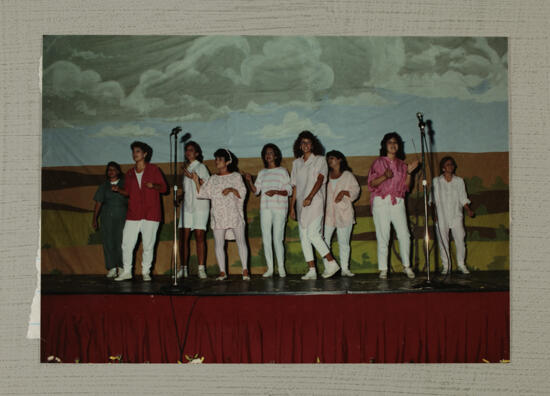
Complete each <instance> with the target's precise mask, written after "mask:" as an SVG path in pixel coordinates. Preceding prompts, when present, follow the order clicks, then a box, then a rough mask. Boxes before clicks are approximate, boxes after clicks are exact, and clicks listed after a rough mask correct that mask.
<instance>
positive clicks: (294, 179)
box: [290, 131, 340, 279]
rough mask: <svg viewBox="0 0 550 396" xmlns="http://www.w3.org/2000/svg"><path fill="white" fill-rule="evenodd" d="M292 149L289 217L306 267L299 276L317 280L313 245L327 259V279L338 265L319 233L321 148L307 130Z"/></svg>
mask: <svg viewBox="0 0 550 396" xmlns="http://www.w3.org/2000/svg"><path fill="white" fill-rule="evenodd" d="M293 148H294V157H295V158H296V159H295V160H294V162H293V163H292V172H291V175H290V184H291V185H292V199H291V203H290V216H291V217H292V219H294V220H297V221H298V229H299V231H300V242H301V244H302V252H303V254H304V258H305V260H306V262H307V264H308V266H309V270H308V272H307V273H306V274H305V275H304V276H303V277H302V279H317V271H316V269H315V261H314V256H313V248H312V245H313V246H314V247H315V249H316V250H317V251H318V252H319V254H320V255H321V257H323V258H325V259H326V260H327V261H326V266H325V272H324V273H323V277H324V278H329V277H331V276H332V275H334V274H335V273H336V272H338V270H339V269H340V266H339V265H338V263H337V262H336V260H334V257H332V254H331V253H330V250H329V248H328V247H327V244H326V243H325V241H324V240H323V237H322V234H321V228H322V227H323V217H324V213H325V193H326V191H325V190H326V186H325V184H326V182H327V173H328V168H327V161H326V160H325V156H324V155H323V154H324V149H323V146H322V145H321V142H320V141H319V139H317V137H316V136H315V135H313V134H312V133H311V132H309V131H303V132H301V133H300V134H299V135H298V138H297V139H296V140H295V142H294V147H293ZM295 206H296V208H295Z"/></svg>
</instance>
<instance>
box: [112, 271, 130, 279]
mask: <svg viewBox="0 0 550 396" xmlns="http://www.w3.org/2000/svg"><path fill="white" fill-rule="evenodd" d="M127 279H132V273H131V272H124V271H123V272H122V273H121V274H120V275H118V276H117V277H116V278H115V280H116V281H117V282H119V281H123V280H127Z"/></svg>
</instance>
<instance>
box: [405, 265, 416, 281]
mask: <svg viewBox="0 0 550 396" xmlns="http://www.w3.org/2000/svg"><path fill="white" fill-rule="evenodd" d="M403 271H404V272H405V274H407V277H408V278H409V279H414V272H413V270H412V269H410V268H409V267H405V268H403Z"/></svg>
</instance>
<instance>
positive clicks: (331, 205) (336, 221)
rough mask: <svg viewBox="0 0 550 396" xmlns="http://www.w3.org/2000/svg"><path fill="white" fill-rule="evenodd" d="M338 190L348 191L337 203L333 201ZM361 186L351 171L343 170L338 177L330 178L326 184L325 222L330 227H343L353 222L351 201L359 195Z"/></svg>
mask: <svg viewBox="0 0 550 396" xmlns="http://www.w3.org/2000/svg"><path fill="white" fill-rule="evenodd" d="M340 191H349V194H350V196H349V197H348V196H347V195H344V197H343V198H342V200H341V201H340V202H338V203H336V202H334V200H335V199H336V196H337V195H338V194H339V193H340ZM360 191H361V187H359V183H358V182H357V179H356V178H355V176H353V173H351V172H350V171H344V173H342V174H341V175H340V177H339V178H338V179H330V177H329V181H328V185H327V209H326V217H325V224H326V225H328V226H331V227H336V228H343V227H349V226H350V225H352V224H355V214H354V211H353V201H355V200H356V199H357V198H358V197H359V192H360Z"/></svg>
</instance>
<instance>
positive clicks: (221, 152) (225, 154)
mask: <svg viewBox="0 0 550 396" xmlns="http://www.w3.org/2000/svg"><path fill="white" fill-rule="evenodd" d="M214 158H223V159H224V161H225V162H229V161H231V163H230V164H228V165H227V170H228V171H229V172H238V171H239V168H238V166H237V165H238V164H239V159H238V158H237V157H236V156H235V154H233V153H232V152H231V151H229V150H228V149H225V148H220V149H217V150H216V152H215V153H214Z"/></svg>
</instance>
